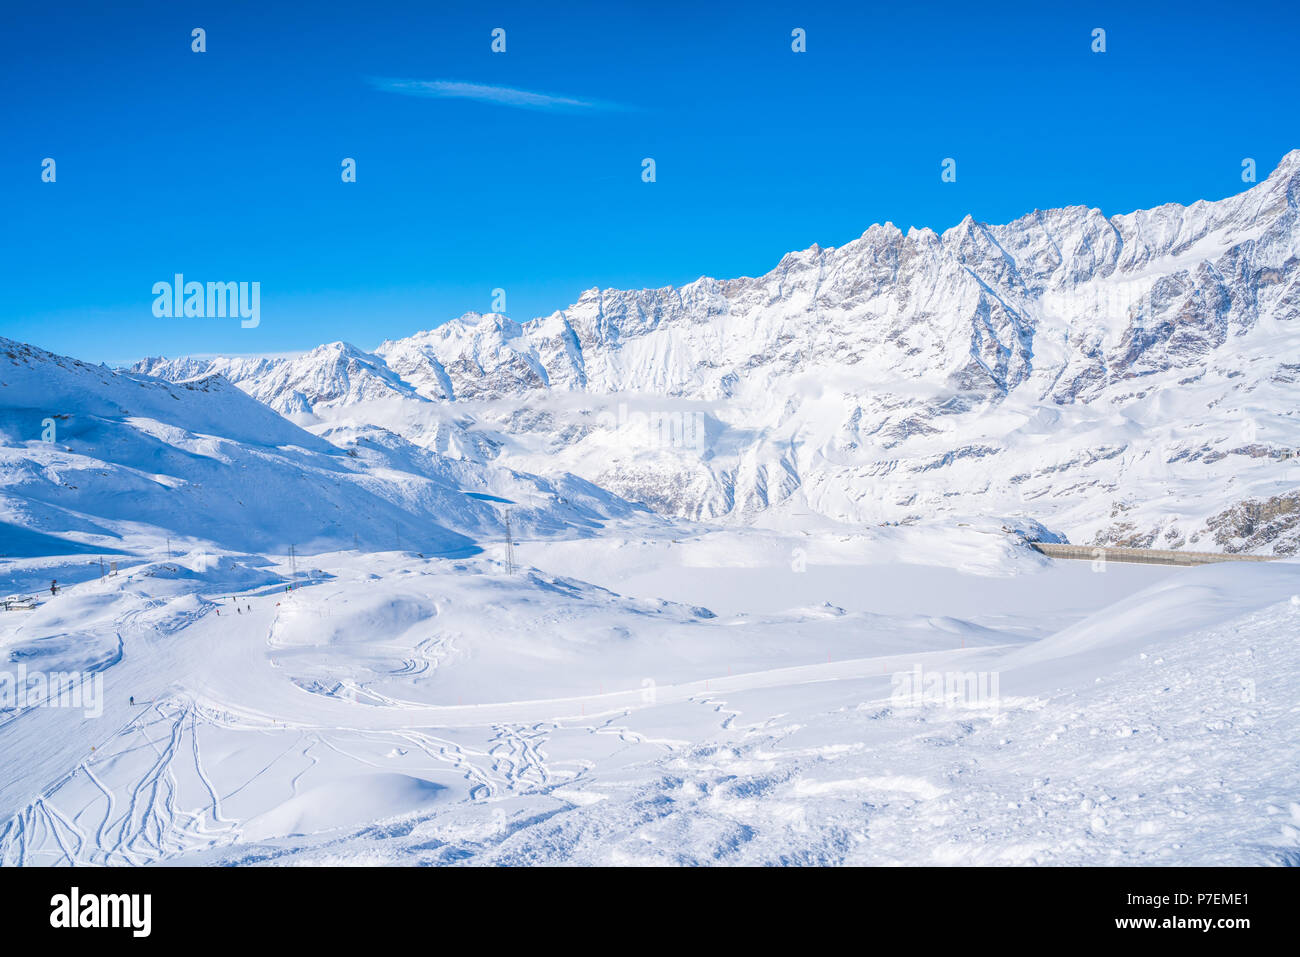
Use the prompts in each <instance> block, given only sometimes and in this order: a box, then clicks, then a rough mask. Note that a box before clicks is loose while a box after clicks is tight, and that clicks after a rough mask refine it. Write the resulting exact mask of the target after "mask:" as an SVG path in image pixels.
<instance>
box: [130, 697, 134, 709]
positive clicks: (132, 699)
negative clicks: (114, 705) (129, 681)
mask: <svg viewBox="0 0 1300 957" xmlns="http://www.w3.org/2000/svg"><path fill="white" fill-rule="evenodd" d="M130 701H131V707H133V708H134V707H135V695H131V698H130Z"/></svg>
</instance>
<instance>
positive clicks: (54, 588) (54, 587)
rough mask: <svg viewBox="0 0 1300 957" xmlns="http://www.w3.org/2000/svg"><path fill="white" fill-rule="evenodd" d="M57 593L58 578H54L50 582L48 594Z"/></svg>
mask: <svg viewBox="0 0 1300 957" xmlns="http://www.w3.org/2000/svg"><path fill="white" fill-rule="evenodd" d="M58 593H59V580H58V579H57V578H56V579H54V580H53V581H52V582H50V594H51V595H57V594H58Z"/></svg>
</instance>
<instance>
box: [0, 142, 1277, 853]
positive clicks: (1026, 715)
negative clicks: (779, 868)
mask: <svg viewBox="0 0 1300 957" xmlns="http://www.w3.org/2000/svg"><path fill="white" fill-rule="evenodd" d="M1298 201H1300V151H1298V152H1294V153H1292V154H1289V155H1288V156H1287V157H1286V158H1285V159H1284V160H1283V163H1282V165H1281V166H1280V167H1279V169H1278V170H1277V171H1276V172H1275V173H1274V174H1273V175H1272V176H1271V177H1270V178H1269V180H1268V181H1267V182H1265V183H1261V184H1259V185H1258V186H1256V187H1254V188H1253V189H1250V190H1248V191H1247V192H1245V193H1243V194H1241V195H1240V196H1236V197H1232V198H1229V199H1226V200H1222V201H1219V202H1214V203H1197V204H1193V205H1192V206H1189V207H1185V208H1184V207H1176V206H1165V207H1161V208H1159V209H1156V210H1153V211H1150V212H1140V213H1134V214H1131V215H1128V216H1115V217H1110V218H1109V219H1108V218H1106V217H1105V216H1103V215H1102V214H1100V213H1099V212H1097V211H1095V210H1087V209H1083V208H1074V209H1068V210H1058V211H1049V212H1039V213H1034V214H1032V215H1030V216H1028V217H1025V218H1024V219H1022V220H1020V221H1018V222H1017V223H1013V224H1011V225H1008V226H984V225H981V224H976V223H973V222H971V221H969V220H967V221H966V222H963V223H962V224H961V225H960V226H958V227H955V228H954V229H953V230H949V231H948V232H946V233H944V234H943V235H937V234H935V233H933V232H930V231H928V230H914V231H912V232H910V233H908V234H907V235H903V234H902V233H900V232H899V231H898V230H896V229H893V227H890V226H886V227H873V228H872V229H871V230H869V231H868V232H867V233H866V234H865V235H864V236H863V237H862V239H860V240H857V241H855V242H854V243H850V244H848V245H847V246H845V247H843V248H842V249H838V250H823V249H818V248H815V247H814V249H812V250H807V251H805V252H802V253H795V254H791V255H789V256H787V257H786V258H785V259H783V260H782V262H781V264H780V265H779V266H778V268H777V269H776V270H775V271H773V272H772V273H770V274H769V275H767V276H765V277H762V278H759V279H741V280H733V281H728V282H718V281H714V280H700V281H699V282H697V283H692V284H691V285H689V286H687V287H685V288H682V289H667V290H651V291H643V292H639V293H619V292H614V291H608V290H607V291H593V292H592V293H589V294H586V295H584V296H583V297H582V299H581V300H580V302H579V303H578V304H577V305H576V306H574V307H573V309H571V310H569V311H568V312H565V313H557V314H555V315H554V316H551V317H547V318H544V319H539V320H535V321H534V322H532V323H525V324H522V325H520V324H515V323H512V322H511V321H510V320H508V319H505V318H504V317H501V316H489V317H475V318H474V320H473V321H470V322H467V321H460V322H454V323H451V324H449V325H447V326H445V327H443V328H440V329H438V330H435V331H433V332H429V333H421V334H419V335H417V336H414V337H412V338H410V339H407V340H402V341H400V342H395V343H386V344H384V345H383V346H382V347H381V348H380V349H379V350H377V352H375V353H365V352H363V351H361V350H358V349H356V348H355V347H351V346H347V345H345V344H341V343H340V344H334V345H330V346H322V347H321V348H320V349H317V350H315V351H313V352H312V353H309V354H307V355H306V356H303V357H300V358H298V359H292V360H278V359H240V360H236V359H227V360H217V361H216V362H210V361H207V360H203V361H198V360H190V359H185V360H174V361H161V360H150V361H147V362H144V363H141V365H140V366H138V367H136V368H135V369H134V370H131V371H122V370H119V371H114V370H110V369H108V368H105V367H102V366H99V367H97V366H92V365H89V364H87V363H84V362H79V361H77V360H75V359H70V358H66V357H63V356H58V355H54V354H52V353H49V352H46V351H44V350H41V349H39V348H36V347H35V346H31V345H26V344H23V343H17V342H13V341H11V340H8V339H0V594H3V595H8V596H10V598H7V599H6V601H5V605H7V606H8V608H7V609H5V610H0V865H46V864H91V865H112V866H121V865H127V866H133V865H147V864H154V863H172V864H175V863H184V864H322V863H345V864H371V863H391V864H462V863H463V864H936V863H937V864H1154V865H1164V864H1171V865H1172V864H1260V865H1277V864H1281V865H1295V864H1300V761H1297V746H1296V742H1297V741H1300V694H1298V693H1297V687H1300V684H1298V678H1297V676H1298V675H1300V640H1298V639H1300V561H1297V560H1296V559H1294V558H1291V557H1289V556H1291V555H1293V554H1294V552H1295V547H1296V545H1297V544H1300V492H1298V491H1297V489H1296V485H1297V483H1298V482H1300V464H1297V462H1298V461H1300V460H1296V459H1295V457H1294V456H1293V454H1292V453H1293V451H1294V450H1295V449H1297V448H1300V431H1298V430H1300V419H1298V418H1297V416H1296V407H1295V383H1296V381H1297V378H1298V376H1300V349H1298V348H1297V343H1296V334H1295V332H1294V329H1295V328H1296V327H1295V325H1294V322H1295V320H1296V319H1297V318H1298V317H1300V316H1298V315H1297V312H1298V310H1300V292H1298V290H1300V285H1298V283H1300V225H1298V223H1300V220H1298V218H1297V202H1298ZM665 416H667V419H665ZM652 421H653V422H655V423H656V424H655V425H653V426H652V425H650V423H651V422H652ZM665 421H667V423H668V424H667V426H666V427H667V430H668V431H667V432H665V431H663V428H662V427H663V423H664V422H665ZM697 427H698V428H697ZM674 430H676V431H674ZM507 515H508V517H507ZM507 522H508V523H509V524H508V526H507ZM507 528H509V531H507ZM508 538H509V540H510V541H511V542H513V543H514V544H513V548H512V549H510V550H508V549H507V546H506V542H507V539H508ZM1029 539H1043V540H1057V541H1059V540H1066V539H1068V540H1070V541H1073V542H1075V543H1077V544H1084V543H1100V542H1113V543H1121V544H1139V545H1155V546H1163V547H1186V548H1191V547H1196V548H1198V549H1201V550H1213V551H1227V552H1240V551H1255V552H1259V553H1262V554H1269V555H1275V556H1278V558H1279V560H1277V561H1273V562H1260V563H1255V562H1250V563H1244V562H1243V563H1225V564H1216V565H1208V566H1202V567H1191V568H1188V567H1170V566H1160V567H1158V566H1144V565H1126V564H1120V563H1109V564H1108V563H1105V562H1092V563H1090V562H1086V561H1077V562H1065V561H1062V562H1054V561H1053V560H1051V559H1048V558H1047V557H1045V556H1044V555H1042V554H1040V553H1039V552H1037V551H1035V550H1033V549H1031V548H1030V547H1029V545H1028V544H1027V540H1029ZM512 553H513V554H512ZM56 580H57V582H56Z"/></svg>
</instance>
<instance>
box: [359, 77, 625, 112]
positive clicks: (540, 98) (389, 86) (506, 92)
mask: <svg viewBox="0 0 1300 957" xmlns="http://www.w3.org/2000/svg"><path fill="white" fill-rule="evenodd" d="M369 82H370V85H371V86H373V87H374V88H375V89H376V90H382V91H383V92H385V93H400V94H402V95H403V96H423V97H432V98H434V99H443V100H477V101H478V102H480V103H495V104H497V105H498V106H513V107H515V108H516V109H520V110H546V111H549V112H552V113H579V112H588V111H626V110H628V109H630V107H626V106H622V105H621V104H618V103H605V102H602V101H600V100H580V99H578V98H577V97H573V96H556V95H554V94H551V93H537V92H534V91H532V90H516V89H514V88H513V87H509V86H489V85H486V84H482V83H462V82H460V81H459V80H395V79H390V78H386V77H369Z"/></svg>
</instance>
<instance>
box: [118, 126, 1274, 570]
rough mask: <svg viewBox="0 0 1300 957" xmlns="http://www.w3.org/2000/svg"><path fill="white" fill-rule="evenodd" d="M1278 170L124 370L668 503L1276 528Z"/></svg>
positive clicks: (1192, 540)
mask: <svg viewBox="0 0 1300 957" xmlns="http://www.w3.org/2000/svg"><path fill="white" fill-rule="evenodd" d="M1298 196H1300V151H1293V152H1292V153H1290V154H1288V155H1287V156H1286V157H1285V158H1284V159H1283V161H1282V163H1281V165H1280V166H1279V167H1278V168H1277V169H1276V170H1275V171H1274V172H1273V174H1272V175H1271V176H1270V177H1269V178H1268V179H1267V181H1265V182H1262V183H1260V184H1259V185H1257V186H1254V187H1253V188H1251V189H1249V190H1247V191H1246V192H1244V193H1241V194H1240V195H1237V196H1233V197H1230V198H1228V199H1224V200H1219V201H1215V202H1197V203H1193V204H1192V205H1190V206H1179V205H1173V204H1169V205H1165V206H1160V207H1157V208H1155V209H1151V210H1143V211H1138V212H1134V213H1128V214H1125V215H1116V216H1109V217H1108V216H1107V215H1105V214H1104V213H1102V212H1101V211H1099V210H1096V209H1090V208H1087V207H1083V206H1076V207H1069V208H1066V209H1057V210H1045V211H1034V212H1032V213H1030V214H1028V215H1026V216H1023V217H1021V218H1020V219H1018V220H1016V221H1015V222H1012V223H1008V224H1006V225H998V226H993V225H987V224H983V223H977V222H975V221H973V220H972V219H970V218H969V217H968V218H967V219H965V220H963V221H962V222H961V223H959V224H958V225H956V226H954V227H953V228H952V229H949V230H947V231H946V232H944V233H942V234H940V233H935V232H933V231H931V230H928V229H912V230H909V231H908V232H906V233H904V232H902V231H900V230H899V229H897V228H895V227H894V226H892V225H890V224H886V225H884V226H872V227H871V228H870V229H868V230H867V231H866V233H864V234H863V235H862V237H861V238H859V239H857V240H854V241H853V242H850V243H848V244H846V245H844V246H842V247H840V248H835V249H824V248H821V247H818V246H813V247H812V248H810V249H806V250H803V251H802V252H796V253H790V254H789V255H787V256H785V257H784V258H783V259H781V261H780V262H779V263H778V264H777V265H776V267H775V268H774V269H773V270H772V271H770V272H768V273H767V274H766V275H763V276H759V277H756V278H741V279H731V280H716V279H708V278H702V279H699V280H697V281H696V282H693V283H690V284H688V285H686V286H683V287H680V288H675V287H668V288H663V289H652V290H639V291H620V290H612V289H603V290H602V289H592V290H589V291H587V292H585V293H583V294H582V296H581V297H580V298H579V299H578V301H577V302H576V303H575V304H573V305H572V306H571V307H569V308H568V309H564V310H561V311H559V312H556V313H553V314H552V315H549V316H546V317H543V318H539V319H534V320H532V321H530V322H524V323H518V322H514V321H512V320H510V319H508V318H506V317H505V316H502V315H496V314H491V315H485V316H483V315H478V314H473V313H471V314H469V315H466V316H464V317H462V318H460V319H457V320H454V321H452V322H449V323H447V324H445V325H442V326H440V327H438V328H436V329H434V330H432V331H428V332H422V333H418V334H416V335H414V336H411V337H410V338H406V339H400V340H396V341H390V342H385V343H383V344H382V345H381V346H380V347H379V348H378V349H376V350H375V351H374V352H373V353H367V352H364V351H362V350H360V349H357V348H355V347H353V346H350V345H347V344H345V343H333V344H330V345H325V346H321V347H320V348H318V349H316V350H314V351H312V352H309V353H307V354H305V355H303V356H300V357H297V358H276V359H248V358H230V359H213V360H208V359H204V360H195V359H183V358H182V359H171V360H166V359H148V360H145V361H143V362H141V363H140V364H138V365H137V366H136V367H135V370H134V371H136V372H139V373H147V374H149V375H154V376H162V377H165V378H169V379H173V380H185V379H190V378H193V377H195V376H199V375H206V374H211V373H214V372H215V373H220V374H221V375H223V376H224V377H226V378H227V379H229V380H230V381H231V382H233V383H234V384H235V385H237V386H239V388H241V389H243V390H245V391H246V392H248V393H249V394H250V395H252V396H253V397H254V398H257V399H259V400H260V401H262V402H264V403H266V404H267V405H269V406H271V407H272V408H274V409H276V410H278V411H280V412H282V413H285V414H289V415H297V416H304V417H305V418H304V419H303V420H302V421H304V422H307V423H310V424H311V425H312V427H313V428H314V429H317V431H319V429H320V428H321V427H323V428H328V427H329V426H330V423H331V422H335V421H340V420H341V419H342V418H343V417H344V416H343V414H342V413H341V412H340V410H342V409H347V410H348V411H347V414H346V417H347V418H349V419H355V418H356V417H357V416H358V415H359V414H360V415H362V416H363V417H364V418H366V419H368V421H371V422H374V423H375V424H377V425H380V426H383V427H385V428H389V429H391V430H392V431H393V432H395V433H398V434H400V435H401V436H402V437H403V438H404V439H406V440H408V441H410V442H413V443H415V444H417V445H419V446H421V447H423V448H426V449H429V450H432V451H435V452H437V453H439V454H441V455H443V456H448V457H451V458H454V459H463V460H468V461H475V462H480V463H482V462H488V461H496V462H498V464H503V465H510V466H513V467H520V468H528V469H529V470H532V471H542V470H545V469H556V468H558V469H563V470H566V471H570V472H573V473H575V474H577V475H579V476H582V477H584V478H586V479H588V480H590V481H592V482H594V483H595V484H597V485H599V486H601V487H603V488H605V489H608V490H610V491H612V492H615V493H617V494H618V495H621V496H623V497H625V498H628V499H631V500H634V501H638V502H644V503H646V504H648V505H650V506H651V507H653V508H655V509H657V510H659V511H661V512H664V513H665V514H671V515H677V516H684V517H692V518H707V519H718V518H724V517H725V518H727V519H734V520H739V521H746V520H750V519H752V518H753V517H754V516H755V515H757V514H758V513H762V512H770V511H772V510H776V511H778V512H780V513H788V514H790V515H791V516H792V520H793V519H794V517H797V516H799V515H804V514H807V513H810V512H811V513H817V514H821V515H825V516H828V517H831V518H834V519H838V520H843V521H848V522H860V523H868V522H887V521H919V520H927V519H932V518H943V517H945V516H959V515H963V514H980V515H986V516H987V515H995V516H996V515H1002V516H1008V517H1013V516H1024V517H1029V518H1033V519H1036V520H1039V521H1042V522H1044V523H1045V524H1046V525H1047V526H1049V527H1050V528H1052V529H1053V530H1055V531H1058V532H1060V533H1062V534H1064V535H1067V536H1068V537H1069V538H1070V539H1071V540H1074V541H1079V542H1084V541H1086V542H1096V543H1115V544H1136V545H1163V546H1166V547H1191V546H1195V547H1197V548H1202V549H1206V548H1208V549H1223V550H1228V551H1240V550H1259V551H1264V552H1270V553H1271V552H1274V551H1275V552H1278V553H1283V554H1286V553H1290V552H1292V551H1294V549H1295V547H1296V545H1297V541H1300V507H1298V506H1300V501H1298V498H1297V493H1296V489H1297V487H1298V486H1300V462H1297V460H1296V459H1295V458H1294V453H1295V450H1296V449H1297V448H1300V423H1298V422H1297V417H1296V414H1295V413H1296V401H1295V397H1296V395H1297V388H1296V383H1297V379H1300V342H1298V341H1297V334H1296V329H1297V325H1296V322H1295V320H1296V319H1297V318H1298V317H1300V283H1298V282H1297V277H1300V258H1298V255H1300V229H1298V226H1297V197H1298ZM322 423H323V426H322V425H321V424H322Z"/></svg>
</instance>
